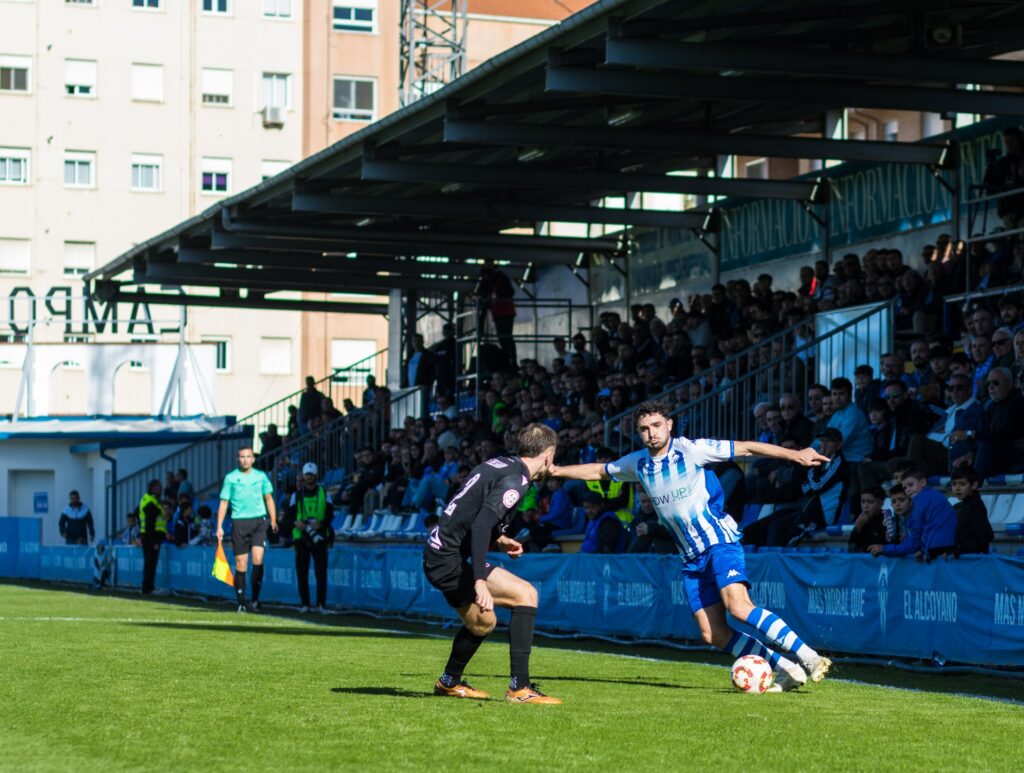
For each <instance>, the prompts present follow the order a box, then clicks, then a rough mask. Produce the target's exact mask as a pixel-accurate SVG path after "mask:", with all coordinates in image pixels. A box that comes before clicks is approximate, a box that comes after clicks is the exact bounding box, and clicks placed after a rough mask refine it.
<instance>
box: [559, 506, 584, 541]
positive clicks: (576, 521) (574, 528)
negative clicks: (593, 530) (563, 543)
mask: <svg viewBox="0 0 1024 773" xmlns="http://www.w3.org/2000/svg"><path fill="white" fill-rule="evenodd" d="M586 529H587V514H586V512H585V511H584V510H583V508H582V507H574V508H573V509H572V523H571V524H569V527H568V528H566V529H552V531H551V536H552V537H564V536H566V535H568V534H573V535H575V534H582V533H583V532H584V531H586Z"/></svg>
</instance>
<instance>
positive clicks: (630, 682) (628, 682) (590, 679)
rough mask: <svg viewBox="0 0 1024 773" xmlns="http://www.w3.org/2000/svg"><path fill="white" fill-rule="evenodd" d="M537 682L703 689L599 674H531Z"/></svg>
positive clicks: (485, 677)
mask: <svg viewBox="0 0 1024 773" xmlns="http://www.w3.org/2000/svg"><path fill="white" fill-rule="evenodd" d="M506 676H507V674H480V677H481V678H482V679H492V678H493V679H504V678H505V677H506ZM531 679H535V680H536V681H537V682H583V683H588V684H590V683H592V684H618V685H622V686H623V687H661V688H663V689H666V690H698V689H704V688H700V687H694V686H693V685H691V684H675V683H672V682H652V681H650V680H647V679H642V678H640V677H637V678H636V679H629V678H619V679H609V678H605V677H599V676H532V677H531Z"/></svg>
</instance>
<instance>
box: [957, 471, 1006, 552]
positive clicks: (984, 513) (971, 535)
mask: <svg viewBox="0 0 1024 773" xmlns="http://www.w3.org/2000/svg"><path fill="white" fill-rule="evenodd" d="M980 484H981V481H980V479H979V478H978V473H976V472H975V471H974V469H973V468H971V467H968V466H967V465H961V466H960V467H957V468H956V469H954V470H953V476H952V479H951V480H950V482H949V488H950V490H951V491H952V492H953V496H955V497H956V498H957V499H959V500H960V505H959V506H958V507H957V514H956V550H955V551H954V552H955V554H956V555H957V557H959V556H964V555H967V554H969V553H988V551H989V546H990V545H991V544H992V540H993V539H995V534H993V532H992V524H991V523H989V520H988V508H986V507H985V503H984V502H983V501H982V500H981V494H979V493H978V487H979V486H980Z"/></svg>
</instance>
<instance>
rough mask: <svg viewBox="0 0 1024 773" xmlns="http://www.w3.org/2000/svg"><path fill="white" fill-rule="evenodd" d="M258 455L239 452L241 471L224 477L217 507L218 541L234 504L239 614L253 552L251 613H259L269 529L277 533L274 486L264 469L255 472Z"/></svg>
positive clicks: (243, 607) (248, 450) (243, 608)
mask: <svg viewBox="0 0 1024 773" xmlns="http://www.w3.org/2000/svg"><path fill="white" fill-rule="evenodd" d="M255 461H256V455H255V454H254V453H253V451H252V448H250V447H249V446H244V447H242V448H239V449H238V469H237V470H232V471H231V472H229V473H228V474H227V475H225V476H224V485H223V486H222V487H221V489H220V507H219V508H217V542H222V541H223V539H224V517H225V516H226V515H227V513H228V505H229V504H230V505H231V546H232V548H233V550H234V552H235V595H236V596H237V597H238V611H239V612H245V611H246V604H245V575H246V570H247V569H248V565H249V553H250V551H251V552H252V604H250V605H249V607H248V611H250V612H259V611H260V586H261V585H262V584H263V549H264V547H265V546H266V543H267V526H268V522H269V526H270V528H271V530H273V531H274V532H276V531H277V509H276V508H275V507H274V496H273V494H274V487H273V485H271V483H270V478H268V477H267V476H266V473H264V472H263V471H262V470H256V469H253V466H252V465H253V462H255Z"/></svg>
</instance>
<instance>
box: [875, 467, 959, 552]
mask: <svg viewBox="0 0 1024 773" xmlns="http://www.w3.org/2000/svg"><path fill="white" fill-rule="evenodd" d="M902 485H903V489H904V490H905V491H906V492H907V494H909V495H910V499H911V501H912V502H913V509H912V510H911V511H910V517H909V518H908V519H907V522H906V524H904V535H903V541H902V542H900V543H899V544H898V545H881V544H878V545H871V546H870V547H868V552H869V553H871V555H873V556H875V557H878V556H894V557H900V556H908V555H911V554H913V555H915V556H916V558H917V560H918V561H931V560H933V559H935V558H938V557H939V556H944V555H946V554H948V553H952V552H953V550H954V549H955V544H956V526H957V521H956V513H955V512H954V511H953V506H952V505H951V504H949V502H948V501H947V499H946V497H945V496H943V495H942V494H941V493H939V492H938V491H936V490H935V489H932V488H928V470H926V469H925V468H924V467H912V468H910V469H909V470H907V471H906V472H905V473H904V474H903V483H902Z"/></svg>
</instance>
